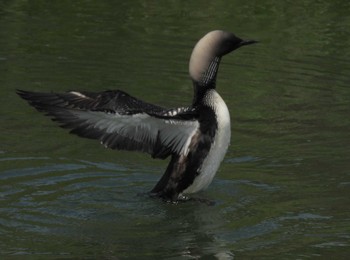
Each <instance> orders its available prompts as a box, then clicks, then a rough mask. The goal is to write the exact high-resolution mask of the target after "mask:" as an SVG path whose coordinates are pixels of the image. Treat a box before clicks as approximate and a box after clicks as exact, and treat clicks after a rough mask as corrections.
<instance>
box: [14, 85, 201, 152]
mask: <svg viewBox="0 0 350 260" xmlns="http://www.w3.org/2000/svg"><path fill="white" fill-rule="evenodd" d="M17 93H18V94H19V95H20V96H21V97H22V98H23V99H25V100H27V101H28V102H29V104H31V105H32V106H34V107H35V108H36V109H37V110H39V111H41V112H46V114H47V115H49V116H51V117H53V120H54V121H58V122H59V123H60V124H61V126H62V127H64V128H68V129H71V131H70V132H71V133H73V134H77V135H79V136H82V137H87V138H92V139H98V140H100V142H101V143H102V144H104V145H105V146H106V147H109V148H112V149H121V150H129V151H142V152H147V153H149V154H151V155H152V156H153V157H157V158H165V157H167V156H169V155H170V154H174V153H175V154H187V153H188V146H189V143H190V141H191V138H192V136H193V135H194V134H195V133H196V131H198V127H199V123H198V121H197V119H196V113H195V112H194V111H193V110H191V109H189V108H178V109H164V108H162V107H160V106H156V105H152V104H149V103H146V102H143V101H141V100H138V99H136V98H134V97H132V96H130V95H128V94H127V93H125V92H123V91H119V90H116V91H105V92H101V93H89V92H76V91H71V92H66V93H35V92H28V91H23V90H18V91H17Z"/></svg>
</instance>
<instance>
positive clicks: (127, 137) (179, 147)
mask: <svg viewBox="0 0 350 260" xmlns="http://www.w3.org/2000/svg"><path fill="white" fill-rule="evenodd" d="M252 43H255V41H244V40H242V39H240V38H238V37H236V36H235V35H233V34H232V33H228V32H224V31H219V30H217V31H212V32H209V33H208V34H206V35H205V36H204V37H203V38H202V39H200V41H199V42H198V43H197V44H196V46H195V48H194V50H193V52H192V55H191V58H190V64H189V72H190V77H191V79H192V82H193V86H194V98H193V102H192V105H191V106H189V107H179V108H173V109H167V108H163V107H160V106H157V105H153V104H150V103H147V102H144V101H141V100H139V99H137V98H135V97H132V96H130V95H129V94H127V93H125V92H124V91H121V90H108V91H103V92H99V93H91V92H85V91H70V92H65V93H37V92H29V91H23V90H18V91H17V93H18V94H19V95H20V96H21V97H22V98H24V99H25V100H27V101H28V102H29V104H31V105H32V106H34V107H35V108H36V109H37V110H38V111H40V112H45V113H46V115H48V116H50V117H52V118H53V120H54V121H58V122H59V123H60V126H61V127H63V128H68V129H70V132H71V133H73V134H76V135H79V136H81V137H86V138H91V139H98V140H99V141H100V142H101V143H102V144H103V145H105V146H106V147H108V148H111V149H118V150H129V151H141V152H146V153H149V154H150V155H151V156H152V157H153V158H160V159H165V158H167V157H170V162H169V164H168V166H167V168H166V171H165V173H164V174H163V176H162V177H161V179H160V180H159V181H158V183H157V184H156V186H155V187H154V188H153V189H152V190H151V195H153V196H157V197H161V198H163V199H164V200H167V201H177V200H179V199H181V198H183V197H184V196H185V195H187V194H191V193H195V192H198V191H200V190H202V189H205V188H207V187H208V186H209V184H210V183H211V182H212V180H213V178H214V176H215V173H216V172H217V170H218V168H219V166H220V163H221V161H222V160H223V158H224V156H225V153H226V151H227V148H228V146H229V143H230V137H231V126H230V114H229V110H228V108H227V106H226V104H225V102H224V101H223V99H222V98H221V97H220V95H219V94H218V92H217V91H216V90H215V88H216V75H217V71H218V68H219V64H220V60H221V58H222V56H223V55H225V54H227V53H229V52H231V51H233V50H235V49H237V48H239V47H241V46H243V45H248V44H252Z"/></svg>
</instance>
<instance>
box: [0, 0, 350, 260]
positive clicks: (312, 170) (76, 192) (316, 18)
mask: <svg viewBox="0 0 350 260" xmlns="http://www.w3.org/2000/svg"><path fill="white" fill-rule="evenodd" d="M228 2H229V3H228ZM349 14H350V2H348V1H294V2H290V1H276V0H275V1H264V2H261V1H220V0H218V1H212V2H207V1H196V2H194V1H176V2H175V1H164V2H162V3H160V2H156V1H23V0H18V1H10V0H7V1H1V2H0V91H1V92H0V94H1V95H0V106H1V107H0V118H1V125H0V138H1V139H0V257H1V258H4V259H7V258H10V257H12V258H11V259H22V258H26V259H28V258H29V259H50V258H55V259H57V258H62V259H65V258H68V259H69V258H82V259H86V258H87V259H89V258H90V259H95V258H96V259H99V258H104V259H123V258H131V259H198V258H205V259H247V258H248V259H249V258H257V259H271V258H275V259H310V258H317V259H329V258H332V259H346V258H347V256H349V255H350V15H349ZM213 29H225V30H229V31H233V32H235V33H236V34H237V35H239V36H240V37H244V38H250V39H255V40H259V41H260V44H257V45H254V46H253V45H252V46H248V47H245V48H242V49H239V50H238V51H236V52H235V53H233V54H231V55H229V56H227V57H225V58H224V59H223V62H222V65H221V68H220V72H219V78H218V91H219V93H220V94H221V95H222V96H223V97H224V99H225V101H226V103H227V105H228V107H229V109H230V111H231V119H232V142H231V146H230V148H229V151H228V153H227V155H226V158H225V160H224V162H223V164H222V166H221V168H220V170H219V172H218V175H217V177H216V178H215V180H214V182H213V183H212V185H211V186H210V187H209V189H208V190H206V191H204V192H202V193H200V194H198V195H197V196H200V197H201V198H206V199H209V200H214V201H215V202H216V204H215V205H214V206H208V205H205V204H202V203H195V202H189V203H183V204H178V205H171V204H165V203H162V202H160V201H158V200H153V199H150V198H148V197H147V196H144V195H138V194H142V193H144V192H146V191H148V190H150V189H151V188H152V187H153V185H154V184H155V183H156V181H157V180H158V178H159V177H160V176H161V174H162V172H163V171H164V168H165V166H166V163H167V162H166V161H157V160H151V159H150V157H149V156H147V155H144V154H138V153H130V152H117V151H112V150H107V149H104V148H103V147H102V146H101V145H99V144H98V142H96V141H93V140H86V139H82V138H78V137H76V136H72V135H69V134H68V133H67V132H66V131H65V130H62V129H60V128H58V127H57V125H55V124H54V123H52V122H51V121H50V120H49V119H48V118H45V117H44V116H43V115H41V114H39V113H37V112H36V111H34V109H32V108H31V107H29V106H28V105H27V104H26V103H25V102H24V101H23V100H20V99H19V97H18V96H16V94H15V89H16V88H22V89H26V90H36V91H66V90H72V89H76V90H89V91H99V90H105V89H122V90H124V91H126V92H128V93H130V94H132V95H134V96H136V97H139V98H142V99H144V100H146V101H148V102H152V103H156V104H159V105H163V106H168V107H174V106H178V105H179V106H181V105H187V104H188V103H190V102H191V99H192V86H191V82H190V81H189V78H188V72H187V71H188V60H189V56H190V53H191V51H192V48H193V46H194V44H195V42H196V41H197V40H198V39H199V38H200V37H201V36H202V35H204V34H205V33H206V32H208V31H210V30H213ZM6 257H7V258H6Z"/></svg>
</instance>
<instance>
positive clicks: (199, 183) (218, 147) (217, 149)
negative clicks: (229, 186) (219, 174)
mask: <svg viewBox="0 0 350 260" xmlns="http://www.w3.org/2000/svg"><path fill="white" fill-rule="evenodd" d="M207 101H208V105H210V106H211V107H212V108H213V109H214V110H215V114H216V120H217V122H218V129H217V132H216V135H215V137H214V143H213V144H212V146H211V148H210V151H209V153H208V155H207V157H206V158H205V159H204V162H203V164H202V166H201V168H200V169H199V172H200V174H199V175H198V176H197V177H196V178H195V180H194V182H193V183H192V185H191V186H189V187H188V188H187V189H186V190H184V191H183V193H195V192H198V191H200V190H202V189H205V188H207V187H208V186H209V184H210V183H211V182H212V180H213V178H214V176H215V174H216V171H217V170H218V169H219V166H220V163H221V162H222V160H223V159H224V157H225V154H226V151H227V148H228V146H229V144H230V139H231V123H230V113H229V111H228V108H227V106H226V104H225V102H224V100H223V99H222V98H221V97H220V95H219V94H218V93H217V92H216V91H215V90H212V91H211V92H210V94H209V96H208V99H207Z"/></svg>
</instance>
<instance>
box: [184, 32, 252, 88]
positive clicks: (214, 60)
mask: <svg viewBox="0 0 350 260" xmlns="http://www.w3.org/2000/svg"><path fill="white" fill-rule="evenodd" d="M252 43H256V41H253V40H242V39H240V38H238V37H236V36H235V35H234V34H233V33H230V32H225V31H220V30H216V31H211V32H209V33H207V34H206V35H205V36H203V38H201V39H200V40H199V41H198V43H197V44H196V46H195V47H194V49H193V51H192V55H191V59H190V67H189V70H190V76H191V79H192V80H193V81H194V83H195V84H199V85H208V84H214V85H213V86H212V87H215V79H216V73H217V69H218V66H219V62H220V59H221V57H222V56H224V55H225V54H227V53H230V52H232V51H233V50H235V49H237V48H239V47H241V46H243V45H248V44H252Z"/></svg>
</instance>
